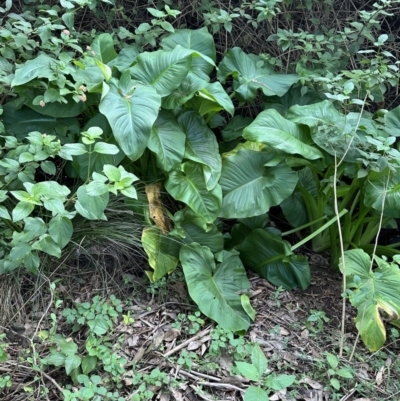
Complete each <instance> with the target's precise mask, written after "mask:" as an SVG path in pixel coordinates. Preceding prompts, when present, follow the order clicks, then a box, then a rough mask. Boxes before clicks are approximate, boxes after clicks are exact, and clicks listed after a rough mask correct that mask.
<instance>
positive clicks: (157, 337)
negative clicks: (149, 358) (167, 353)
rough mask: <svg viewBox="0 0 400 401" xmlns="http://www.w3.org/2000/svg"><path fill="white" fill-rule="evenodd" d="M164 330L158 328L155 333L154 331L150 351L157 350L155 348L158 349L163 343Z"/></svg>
mask: <svg viewBox="0 0 400 401" xmlns="http://www.w3.org/2000/svg"><path fill="white" fill-rule="evenodd" d="M164 335H165V334H164V332H163V331H162V330H161V329H159V330H157V331H156V332H155V333H154V336H153V341H152V343H151V344H150V346H149V348H148V351H152V350H155V349H158V347H159V346H160V345H161V343H162V342H163V341H164Z"/></svg>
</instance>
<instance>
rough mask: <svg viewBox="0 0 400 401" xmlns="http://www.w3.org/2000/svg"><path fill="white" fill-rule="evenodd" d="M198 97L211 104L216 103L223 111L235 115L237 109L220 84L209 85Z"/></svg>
mask: <svg viewBox="0 0 400 401" xmlns="http://www.w3.org/2000/svg"><path fill="white" fill-rule="evenodd" d="M198 96H199V97H200V98H203V99H207V100H209V101H211V102H215V103H216V104H218V105H219V106H220V107H221V109H222V110H226V111H227V112H228V113H229V114H230V115H231V116H233V114H234V113H235V107H234V105H233V103H232V100H231V98H230V97H229V96H228V94H227V93H226V92H225V89H224V88H223V86H222V85H221V84H220V83H219V82H213V83H211V84H208V85H207V86H206V87H205V88H204V89H201V90H200V91H199V94H198Z"/></svg>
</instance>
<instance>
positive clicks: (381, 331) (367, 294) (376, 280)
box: [340, 249, 400, 351]
mask: <svg viewBox="0 0 400 401" xmlns="http://www.w3.org/2000/svg"><path fill="white" fill-rule="evenodd" d="M374 261H375V264H376V268H374V269H373V265H374V263H373V262H372V261H371V258H370V256H369V255H368V254H366V253H365V252H364V251H362V250H361V249H353V250H351V251H347V252H345V254H344V259H342V260H341V263H340V269H341V271H342V273H343V274H345V275H346V279H347V281H346V283H347V288H348V289H349V290H348V291H349V293H348V296H349V299H350V302H351V303H352V305H354V306H355V307H356V308H357V311H358V314H357V318H356V326H357V329H358V331H359V332H360V336H361V338H362V340H363V342H364V344H365V345H366V346H367V347H368V348H369V349H370V351H376V350H378V349H379V348H381V347H382V346H383V344H384V343H385V341H386V330H385V326H384V320H387V321H389V322H390V323H391V324H393V325H394V326H397V327H400V319H399V317H400V299H399V296H398V291H397V290H396V288H397V285H398V283H399V280H400V268H399V265H398V262H399V256H398V255H396V256H395V257H394V261H393V262H391V263H389V262H388V261H387V260H385V259H382V258H379V257H378V256H375V257H374ZM382 314H384V316H382Z"/></svg>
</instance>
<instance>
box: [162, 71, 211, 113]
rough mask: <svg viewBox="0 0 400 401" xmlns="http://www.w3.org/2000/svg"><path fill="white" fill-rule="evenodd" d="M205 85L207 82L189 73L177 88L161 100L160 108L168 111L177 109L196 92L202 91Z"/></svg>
mask: <svg viewBox="0 0 400 401" xmlns="http://www.w3.org/2000/svg"><path fill="white" fill-rule="evenodd" d="M207 85H208V82H207V81H205V80H202V79H200V78H197V77H196V76H195V75H194V74H192V73H189V74H188V75H187V76H186V78H185V79H184V80H183V81H182V83H181V84H180V85H179V87H178V88H176V89H175V90H174V91H172V92H171V94H170V95H169V96H166V97H164V98H163V99H162V107H163V108H165V109H169V110H173V109H175V108H178V107H180V106H182V105H184V104H185V103H186V102H187V101H188V100H190V99H191V98H192V97H193V96H194V95H195V94H196V92H197V91H199V90H200V89H204V88H205V87H206V86H207Z"/></svg>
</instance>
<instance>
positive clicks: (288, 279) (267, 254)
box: [239, 228, 311, 290]
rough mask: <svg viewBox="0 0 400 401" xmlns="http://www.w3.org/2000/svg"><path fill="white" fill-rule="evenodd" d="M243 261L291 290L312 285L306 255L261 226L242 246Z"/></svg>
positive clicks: (240, 249) (268, 278) (273, 282)
mask: <svg viewBox="0 0 400 401" xmlns="http://www.w3.org/2000/svg"><path fill="white" fill-rule="evenodd" d="M239 251H240V258H241V259H242V261H243V264H244V265H245V266H247V267H249V268H250V269H252V270H254V271H255V272H257V273H258V274H259V275H260V276H261V277H264V278H265V279H266V280H268V281H270V282H271V283H272V284H274V285H276V286H282V287H283V288H286V289H288V290H291V289H293V288H295V287H299V288H301V289H302V290H304V289H306V288H307V287H308V286H309V285H310V281H311V275H310V268H309V265H308V262H307V258H305V257H304V256H299V255H295V254H294V253H293V252H292V251H291V249H290V244H289V243H288V242H287V241H283V240H282V239H281V238H280V237H279V236H277V235H275V234H272V233H270V232H268V231H266V230H263V229H261V228H257V229H256V230H254V231H253V232H252V233H251V234H250V235H248V236H247V238H246V239H245V240H244V241H243V243H242V245H240V246H239Z"/></svg>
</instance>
